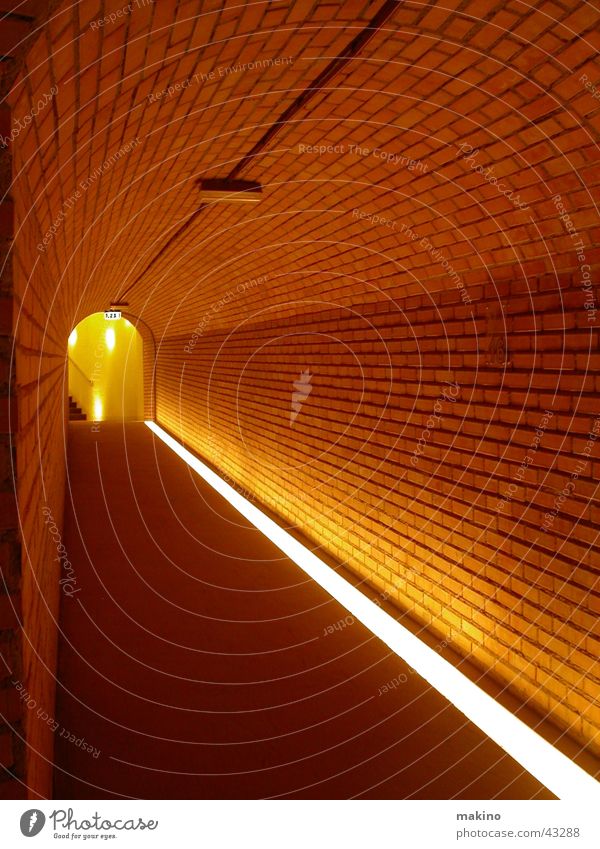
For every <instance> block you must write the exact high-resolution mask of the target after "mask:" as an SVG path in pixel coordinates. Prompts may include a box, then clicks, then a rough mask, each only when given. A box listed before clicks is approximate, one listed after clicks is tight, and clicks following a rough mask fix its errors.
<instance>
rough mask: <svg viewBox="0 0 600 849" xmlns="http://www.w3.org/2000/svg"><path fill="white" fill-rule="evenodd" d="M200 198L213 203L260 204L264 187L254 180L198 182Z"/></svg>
mask: <svg viewBox="0 0 600 849" xmlns="http://www.w3.org/2000/svg"><path fill="white" fill-rule="evenodd" d="M198 185H199V187H200V196H201V198H202V200H203V201H206V202H207V203H211V202H214V201H219V202H221V203H258V201H259V200H260V199H261V198H262V186H261V184H260V183H255V182H253V181H252V180H227V179H221V180H198Z"/></svg>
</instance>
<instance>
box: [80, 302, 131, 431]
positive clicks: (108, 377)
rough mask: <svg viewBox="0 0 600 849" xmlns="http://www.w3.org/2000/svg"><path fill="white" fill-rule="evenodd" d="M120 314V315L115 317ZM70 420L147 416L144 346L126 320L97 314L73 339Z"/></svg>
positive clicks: (122, 418)
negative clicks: (145, 409) (145, 405)
mask: <svg viewBox="0 0 600 849" xmlns="http://www.w3.org/2000/svg"><path fill="white" fill-rule="evenodd" d="M116 315H118V314H116ZM68 357H69V360H68V372H69V418H71V419H74V420H77V419H79V420H88V421H91V422H93V423H94V424H93V426H97V424H98V423H99V422H104V421H139V420H141V419H143V418H144V343H143V340H142V337H141V335H140V333H139V332H138V330H137V329H136V327H135V326H134V325H133V324H132V323H131V322H130V321H129V319H127V318H126V317H124V316H122V317H118V318H107V317H106V315H105V313H93V314H92V315H89V316H88V317H87V318H84V319H83V320H82V321H80V322H79V324H78V325H77V326H76V327H75V329H74V330H73V331H72V332H71V335H70V336H69V353H68Z"/></svg>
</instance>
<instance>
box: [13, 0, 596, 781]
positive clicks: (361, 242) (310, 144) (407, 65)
mask: <svg viewBox="0 0 600 849" xmlns="http://www.w3.org/2000/svg"><path fill="white" fill-rule="evenodd" d="M124 5H125V4H119V3H117V2H113V0H110V2H105V3H104V5H103V7H102V10H101V9H100V6H99V4H98V6H96V4H94V3H87V2H86V3H77V4H75V5H74V6H73V7H72V8H71V6H70V5H67V4H64V5H63V6H60V8H59V10H58V12H57V13H56V14H55V15H54V17H53V18H52V19H51V20H50V22H49V23H48V25H47V26H46V27H45V29H44V31H43V33H42V37H40V38H38V40H37V41H36V43H35V45H34V46H33V47H32V48H31V49H30V50H29V52H28V54H27V59H26V66H25V70H24V73H23V75H22V76H21V77H20V78H19V80H18V81H17V84H16V85H15V86H14V87H13V90H12V93H11V95H10V98H9V102H10V105H11V108H12V110H13V117H14V120H15V121H21V123H22V126H23V129H22V130H20V131H19V133H18V135H17V137H16V138H15V139H14V141H13V143H12V144H13V148H12V152H13V159H14V164H13V175H14V184H13V189H12V195H13V199H14V209H15V216H16V223H15V234H16V238H15V252H14V287H15V297H16V303H17V307H18V310H19V311H20V312H19V323H18V325H17V328H16V336H17V341H18V345H19V347H18V359H17V386H18V392H19V396H18V397H19V416H20V419H19V426H20V428H21V429H22V430H21V432H20V434H19V441H18V443H17V447H18V452H19V469H20V479H19V490H20V503H21V506H22V507H23V508H24V509H25V510H26V517H27V518H26V522H25V525H24V527H23V538H24V542H25V543H26V547H27V550H28V551H30V552H31V553H32V558H33V559H32V574H36V575H38V577H39V580H40V587H41V588H42V596H43V598H44V599H46V601H45V602H44V604H46V603H48V600H50V603H49V607H48V611H49V612H48V614H43V615H44V616H46V615H48V616H50V614H51V613H52V612H53V611H54V610H55V608H54V607H53V605H54V601H53V590H52V587H53V586H55V579H56V576H55V575H54V574H53V572H52V570H51V568H50V566H49V565H48V564H49V559H48V554H49V553H50V550H49V549H48V540H47V539H46V538H45V534H46V529H45V528H44V526H43V525H42V523H41V522H40V520H39V518H38V517H37V514H38V512H39V509H40V505H41V504H42V500H43V493H42V489H41V484H40V470H39V463H42V464H43V468H44V485H45V486H46V488H47V498H48V499H50V500H51V502H52V504H51V506H52V509H53V510H54V511H55V512H54V515H55V516H56V518H57V520H59V518H60V509H61V508H60V503H61V497H62V489H61V488H62V481H63V478H62V475H63V472H62V440H63V427H62V422H61V420H60V418H59V413H60V411H61V410H62V405H63V396H62V392H63V383H62V381H63V374H64V365H63V358H64V352H65V348H66V338H67V335H68V332H69V330H70V328H71V327H73V326H74V325H75V324H76V323H77V322H78V321H79V320H81V318H83V317H84V316H85V315H87V314H89V313H91V312H94V311H97V310H101V309H104V308H106V307H107V306H108V305H109V303H110V301H111V300H112V299H114V298H117V297H121V298H124V299H126V300H127V301H128V302H129V310H130V311H131V313H132V314H134V315H136V316H140V317H142V318H143V319H144V320H145V321H146V322H147V323H148V325H149V327H150V328H151V329H152V332H153V334H154V336H155V338H156V343H157V352H158V353H157V363H156V417H157V420H158V421H159V422H160V423H161V424H163V425H164V426H165V427H167V428H169V429H170V430H171V431H173V432H174V433H177V434H180V435H181V436H182V437H183V438H184V440H185V441H186V442H187V443H188V444H190V445H191V446H193V447H194V448H195V449H197V450H198V451H200V452H203V453H206V454H207V456H209V457H210V458H211V459H212V460H213V461H214V462H216V463H217V464H218V465H220V466H221V467H222V468H223V469H224V471H226V472H227V473H228V474H230V475H231V476H232V477H233V479H235V480H236V481H238V483H239V485H240V486H241V487H243V488H245V489H249V490H251V492H252V493H253V494H254V495H255V496H256V497H257V498H259V499H260V500H261V501H263V502H264V503H266V504H267V505H268V506H269V507H271V508H273V509H275V510H276V511H277V512H278V513H279V514H280V515H282V516H283V517H284V518H285V520H287V521H288V522H289V523H291V524H294V525H296V526H297V527H298V528H299V529H300V530H301V531H303V532H304V533H305V534H307V535H308V536H310V537H311V538H312V539H313V540H315V541H318V542H319V543H321V544H322V545H324V546H325V547H326V549H327V550H328V551H329V552H330V553H331V554H333V555H334V556H335V557H336V558H338V559H339V560H341V561H343V562H345V563H347V564H348V565H349V566H350V567H351V568H352V569H353V570H354V571H356V572H357V573H359V574H360V575H362V576H364V577H365V578H366V579H367V580H368V581H369V582H371V583H372V584H374V585H376V586H377V587H379V588H381V589H385V590H386V591H388V592H390V594H391V595H392V597H393V598H395V599H396V600H397V602H398V604H399V605H400V607H401V608H403V609H405V610H408V611H409V612H410V614H411V615H413V616H414V617H415V618H417V619H418V620H419V621H421V622H422V623H424V624H426V625H427V626H429V627H431V628H432V629H434V630H435V631H437V632H438V633H439V634H440V635H445V634H447V633H448V630H449V629H450V628H452V631H453V634H454V635H457V636H456V645H458V647H459V648H460V650H461V651H462V652H464V653H465V654H468V655H470V656H472V657H473V658H474V659H475V660H476V661H477V662H478V663H479V664H480V665H481V666H482V667H483V668H485V669H489V670H491V671H492V672H493V673H494V674H495V675H496V677H497V678H498V679H499V680H500V681H502V682H503V683H505V684H506V685H507V686H508V687H509V688H511V689H512V690H513V691H514V692H516V693H518V694H519V695H520V696H521V697H523V698H524V699H527V700H529V701H530V702H531V703H532V704H533V705H534V706H535V707H536V708H537V709H538V710H539V711H540V712H541V713H543V714H549V715H550V716H551V717H552V719H554V720H555V721H556V722H557V723H558V724H559V725H560V726H561V727H563V728H565V729H568V731H569V733H570V734H571V735H572V736H574V737H575V738H576V739H577V740H579V741H580V742H581V743H582V744H589V745H590V746H591V747H592V748H594V749H595V750H596V751H598V750H599V746H598V743H597V736H596V735H597V731H598V727H599V725H600V709H599V708H598V705H597V704H596V702H595V701H594V697H595V694H597V688H598V684H599V678H600V676H599V674H598V670H597V663H596V659H597V656H598V644H599V641H600V636H599V634H598V626H597V621H598V618H597V616H598V612H599V593H598V586H597V577H598V565H599V562H600V560H599V557H598V555H599V546H598V539H597V533H596V529H595V522H596V524H597V514H596V513H595V511H597V496H596V481H597V479H598V472H599V461H598V456H599V452H600V448H599V447H598V446H597V443H596V434H597V433H598V415H600V407H599V405H598V402H597V400H596V398H597V394H596V393H597V392H598V389H599V386H598V385H597V382H598V378H597V376H596V371H597V366H598V358H599V357H600V355H599V354H598V315H597V300H596V299H597V291H596V279H597V268H598V259H599V253H598V250H597V249H596V248H595V247H594V245H595V244H596V243H597V233H598V229H597V227H598V216H597V209H596V202H597V195H598V183H599V182H600V171H599V169H598V165H597V162H598V146H597V141H598V132H599V130H600V112H599V110H598V102H599V101H598V98H597V97H596V93H597V89H596V88H595V85H594V80H595V79H596V78H597V64H596V60H595V55H596V51H597V49H598V47H599V44H598V42H599V37H598V32H597V25H598V20H597V13H596V12H595V11H594V10H593V9H592V8H591V7H590V6H589V5H586V4H584V3H579V2H575V1H574V0H573V2H569V3H566V4H562V5H558V4H554V5H549V4H533V5H531V4H530V5H527V6H526V5H523V4H522V3H518V2H508V3H507V2H502V3H500V2H495V1H494V0H493V1H492V2H485V3H481V2H477V3H475V2H472V3H466V4H463V7H462V8H461V10H460V11H452V10H451V9H449V8H441V7H440V6H438V5H437V4H422V3H410V2H407V3H403V4H397V3H385V2H367V0H359V1H358V2H353V1H352V2H350V1H349V0H347V2H330V3H324V2H316V3H303V2H291V1H290V2H288V3H284V4H277V5H276V6H273V5H268V4H266V3H265V4H260V3H255V4H247V5H246V6H245V7H244V8H243V9H242V10H240V9H232V8H231V7H228V6H227V4H222V3H221V2H215V3H206V4H202V9H203V12H202V14H201V15H198V4H197V3H194V2H180V3H178V4H176V7H175V4H171V3H163V2H157V3H153V4H151V3H140V4H139V5H138V4H136V5H135V8H134V9H133V10H132V11H131V13H127V14H121V15H116V12H118V11H119V10H120V9H122V8H123V6H124ZM445 5H448V4H445ZM112 13H115V19H114V22H111V21H110V19H109V20H108V21H107V20H105V17H106V16H109V17H110V14H112ZM336 57H342V58H336ZM42 98H45V102H44V105H43V107H42V108H41V109H40V110H39V112H38V114H37V115H36V116H35V117H34V118H32V120H31V121H26V116H29V115H31V113H32V108H33V106H34V104H37V103H39V102H40V99H42ZM224 176H237V177H240V178H243V179H249V180H259V181H260V182H262V183H263V185H264V187H265V188H264V197H263V199H262V201H261V202H260V203H259V204H258V205H256V206H255V207H247V206H243V207H242V206H240V207H238V206H231V205H219V206H214V207H207V206H201V205H200V197H199V192H198V186H197V184H196V180H197V179H198V178H202V177H204V178H205V177H224ZM557 196H560V197H557ZM194 334H195V335H194ZM186 348H187V350H186ZM292 405H294V406H292ZM293 413H295V414H296V415H295V417H293V416H292V414H293ZM38 434H39V441H40V443H41V444H43V446H44V452H43V454H42V457H41V459H40V457H39V454H38V436H37V435H38ZM28 580H29V579H28V578H27V577H26V578H25V583H24V595H25V599H26V603H25V614H26V620H27V621H28V622H29V623H30V630H31V633H32V634H35V642H36V644H37V645H39V646H43V647H44V649H43V653H44V656H45V657H46V658H47V659H48V661H50V664H49V665H50V666H51V660H52V648H51V646H52V640H53V637H52V628H51V624H50V622H48V623H47V624H44V623H43V622H42V623H41V624H40V619H39V617H40V616H41V615H42V608H43V605H42V606H39V613H38V612H35V611H36V610H37V607H36V601H35V599H36V598H38V597H39V594H38V595H36V593H34V592H32V591H31V590H28V589H27V587H28V584H27V581H28ZM36 668H37V667H36ZM37 674H38V672H36V671H35V670H33V669H32V671H31V672H30V676H33V677H35V675H37ZM46 678H47V679H48V681H50V677H49V676H46ZM38 686H39V688H41V689H40V692H41V691H42V690H43V689H44V687H45V686H46V685H44V684H43V683H40V684H39V685H38ZM44 698H47V699H48V700H49V701H51V685H50V684H48V685H47V693H46V696H45V697H44ZM29 721H31V720H29ZM33 733H34V732H33V730H31V734H33ZM40 733H41V734H42V736H44V735H46V737H45V739H46V738H47V737H48V735H47V733H46V732H45V731H44V730H43V729H42V731H41V732H40ZM49 745H50V743H49V741H48V740H47V739H46V743H44V744H43V745H42V747H41V748H42V749H44V746H45V749H44V751H46V752H48V751H49V748H48V747H49ZM38 760H39V759H38ZM34 761H36V759H35V758H33V759H32V765H31V770H35V769H37V768H38V767H39V763H38V766H35V764H34ZM36 762H37V761H36ZM39 786H40V787H43V781H41V783H40V785H39Z"/></svg>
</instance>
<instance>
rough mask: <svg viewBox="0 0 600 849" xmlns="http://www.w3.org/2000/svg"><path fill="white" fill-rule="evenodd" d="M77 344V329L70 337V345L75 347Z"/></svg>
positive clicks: (72, 331)
mask: <svg viewBox="0 0 600 849" xmlns="http://www.w3.org/2000/svg"><path fill="white" fill-rule="evenodd" d="M76 344H77V328H75V329H74V330H71V335H70V336H69V345H70V346H71V347H73V345H76Z"/></svg>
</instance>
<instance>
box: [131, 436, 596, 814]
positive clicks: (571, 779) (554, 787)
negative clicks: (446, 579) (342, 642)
mask: <svg viewBox="0 0 600 849" xmlns="http://www.w3.org/2000/svg"><path fill="white" fill-rule="evenodd" d="M146 425H147V426H148V427H149V428H150V430H151V431H152V432H153V433H154V434H156V436H158V438H159V439H161V440H162V441H163V442H164V443H165V445H168V447H169V448H171V450H172V451H174V452H175V453H176V454H177V455H178V456H179V457H181V459H182V460H184V461H185V462H186V463H187V464H188V466H190V468H192V469H193V470H194V471H195V472H197V474H199V475H200V477H201V478H202V479H203V480H205V481H206V483H208V484H209V485H210V486H212V487H213V489H215V490H216V491H217V492H218V493H219V494H220V495H222V496H223V498H225V499H226V500H227V501H228V502H229V503H230V504H231V505H232V506H233V507H235V509H236V510H238V512H239V513H241V514H242V516H244V517H245V518H246V519H247V520H248V521H249V522H251V523H252V524H253V525H254V527H255V528H258V530H259V531H262V533H263V534H264V535H265V536H266V537H268V538H269V539H270V540H271V542H273V543H275V545H276V546H277V547H278V548H279V549H280V550H281V551H283V553H284V554H286V555H287V556H288V557H289V558H290V559H291V560H293V561H294V563H296V564H297V565H298V566H299V567H300V568H301V569H302V570H303V571H304V572H305V573H306V574H307V575H309V576H310V577H311V578H312V579H313V580H314V581H316V582H317V583H318V584H320V586H321V587H323V589H324V590H326V591H327V592H328V593H330V594H331V595H332V596H333V598H335V599H336V600H337V601H339V602H340V604H343V605H344V607H345V608H346V609H347V610H348V611H349V612H350V613H351V614H352V615H353V616H354V617H355V618H356V619H359V620H360V621H361V622H362V623H363V625H365V626H366V627H367V628H368V629H369V630H370V631H372V632H373V634H375V636H376V637H379V639H380V640H382V641H383V642H384V643H385V644H386V645H387V646H389V647H390V649H391V650H392V651H393V652H395V653H396V654H397V655H398V656H399V657H401V658H402V659H403V660H404V661H406V663H408V664H409V665H410V666H412V667H413V669H414V670H415V671H416V672H417V673H418V674H419V675H420V676H421V677H422V678H424V679H425V680H426V681H427V682H428V683H429V684H431V686H432V687H434V688H435V689H436V690H437V691H438V692H439V693H441V695H442V696H444V697H445V698H446V699H448V701H449V702H451V703H452V704H453V705H454V706H455V707H456V708H458V710H459V711H461V713H463V714H464V715H465V716H466V717H467V719H470V720H471V722H473V723H474V724H475V725H477V727H478V728H480V729H481V731H483V732H484V733H485V734H487V735H488V737H490V738H491V739H492V740H493V741H494V742H495V743H497V744H498V745H499V746H501V748H502V749H504V751H505V752H507V754H509V755H510V756H511V757H512V758H514V759H515V760H516V761H517V762H518V763H520V764H521V766H523V767H524V768H525V769H526V770H527V771H528V772H529V773H531V775H533V776H535V778H537V780H538V781H540V782H541V783H542V784H543V785H545V786H546V787H547V788H548V789H549V790H550V791H551V792H552V793H554V795H555V796H558V798H559V799H571V800H573V801H577V802H580V801H583V800H589V801H592V800H596V801H597V802H600V783H598V782H597V781H596V780H595V779H594V778H593V777H592V776H591V775H589V774H588V773H587V772H586V771H585V770H583V769H581V767H579V766H577V764H576V763H574V762H573V761H572V760H571V759H570V758H568V757H567V756H566V755H564V754H563V753H562V752H560V751H559V750H558V749H556V748H555V747H554V746H552V745H551V744H550V743H548V742H547V740H544V738H543V737H540V735H539V734H537V733H536V732H535V731H534V730H533V729H532V728H529V726H528V725H526V724H525V723H524V722H522V721H521V720H520V719H518V718H517V717H516V716H514V715H513V714H512V713H511V712H510V711H508V710H507V709H506V708H504V707H502V705H500V704H499V703H498V702H497V701H496V700H495V699H493V698H492V697H491V696H489V695H488V694H487V693H485V692H484V691H483V690H482V689H481V688H480V687H478V686H477V684H474V683H473V682H472V681H470V680H469V679H468V678H467V677H466V676H465V675H463V673H462V672H460V671H459V670H458V669H456V667H454V666H453V665H452V664H451V663H449V662H448V661H447V660H444V658H443V657H441V656H440V655H439V654H438V653H437V652H436V651H434V650H433V649H431V648H429V646H427V645H425V643H423V642H422V641H421V640H420V639H419V638H418V637H415V635H414V634H412V633H411V632H410V631H408V630H407V629H406V628H404V627H403V626H402V625H400V623H399V622H396V620H395V619H393V618H392V617H391V616H390V615H389V613H386V612H385V610H382V609H381V608H380V607H379V606H378V605H377V604H375V603H374V602H373V601H371V600H370V599H369V598H367V597H366V596H365V595H363V593H361V592H360V590H357V589H356V587H353V586H352V585H351V584H350V583H348V581H346V580H345V578H343V577H342V576H341V575H339V574H338V573H337V572H335V571H334V570H333V569H332V568H331V567H330V566H327V564H326V563H323V561H322V560H319V558H318V557H317V556H316V555H315V554H313V553H312V551H309V550H308V548H306V546H304V545H302V543H300V542H298V540H296V539H294V537H293V536H292V535H291V534H289V533H288V532H287V531H284V530H283V528H280V527H279V525H277V524H276V523H275V522H274V521H273V520H272V519H269V517H268V516H266V515H265V514H264V513H263V512H262V511H261V510H259V509H258V507H256V506H255V505H254V504H251V503H250V502H249V501H248V500H247V499H246V498H244V497H243V496H242V495H240V494H239V493H238V492H236V490H235V489H234V488H233V487H232V486H229V484H227V483H225V481H224V480H222V479H221V478H220V477H219V476H218V475H217V474H215V472H213V471H212V469H210V468H209V467H208V466H206V465H205V464H204V463H203V462H202V461H201V460H199V459H198V458H197V457H195V456H194V455H193V454H192V453H191V452H190V451H188V450H187V449H186V448H184V447H183V446H182V445H180V443H179V442H177V440H175V439H174V438H173V437H172V436H170V435H169V434H168V433H166V432H165V431H164V430H163V429H162V428H161V427H159V426H158V425H157V424H155V423H154V422H151V421H147V422H146Z"/></svg>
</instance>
